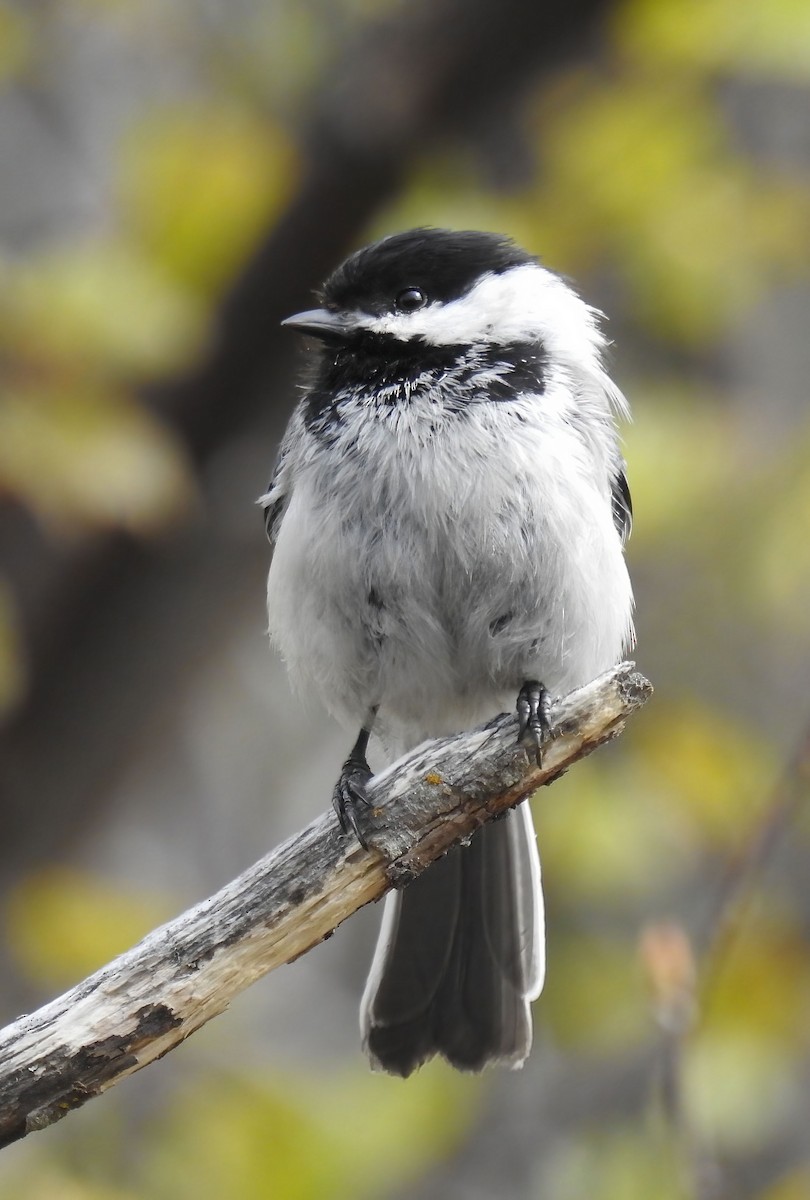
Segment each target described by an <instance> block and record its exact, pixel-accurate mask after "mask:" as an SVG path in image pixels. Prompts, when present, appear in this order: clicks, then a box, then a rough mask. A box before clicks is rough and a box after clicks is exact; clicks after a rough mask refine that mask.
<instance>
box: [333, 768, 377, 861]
mask: <svg viewBox="0 0 810 1200" xmlns="http://www.w3.org/2000/svg"><path fill="white" fill-rule="evenodd" d="M369 779H371V771H370V770H369V768H368V765H367V764H366V763H359V762H356V761H354V760H353V759H351V758H349V759H347V760H346V762H345V763H344V764H343V768H342V770H341V772H340V778H339V779H338V781H337V783H336V784H335V788H334V791H333V792H332V805H333V807H334V810H335V812H336V813H337V819H338V821H339V822H340V828H341V829H342V830H343V832H344V833H345V834H349V833H353V834H354V836H355V837H356V838H357V840H358V842H359V843H360V845H361V846H362V847H363V849H364V850H368V842H367V841H366V839H365V837H364V836H363V834H362V833H361V832H360V826H359V824H358V821H357V811H358V809H359V808H360V807H361V806H364V807H366V808H368V807H369V799H368V794H367V792H366V784H367V783H368V781H369Z"/></svg>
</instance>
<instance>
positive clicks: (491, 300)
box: [361, 263, 605, 365]
mask: <svg viewBox="0 0 810 1200" xmlns="http://www.w3.org/2000/svg"><path fill="white" fill-rule="evenodd" d="M598 316H599V314H598V313H597V312H596V310H595V309H592V308H590V307H589V306H588V305H587V304H585V302H584V301H583V300H581V299H580V298H579V296H578V295H577V294H576V292H574V291H572V289H571V288H570V287H568V285H567V284H565V283H563V281H562V279H560V278H559V277H558V276H557V275H554V274H553V273H552V272H551V271H547V270H545V268H544V267H540V266H537V265H536V264H535V263H527V264H525V265H523V266H519V267H512V268H511V270H509V271H504V272H502V273H501V274H500V275H485V276H484V278H483V279H481V280H480V281H479V282H478V283H477V284H476V285H475V287H474V288H472V289H471V290H470V291H469V292H468V293H467V294H466V296H462V297H461V299H459V300H453V301H451V302H450V303H449V304H438V303H434V304H428V305H427V307H426V308H423V309H420V310H419V311H418V312H415V313H394V314H392V315H386V316H383V317H364V318H363V319H362V321H361V324H362V325H363V326H364V327H365V328H366V329H369V330H371V331H373V332H374V333H386V334H389V335H391V336H393V337H395V338H398V339H400V340H401V341H410V340H411V339H412V338H417V337H418V338H424V339H425V341H427V342H428V343H430V344H431V345H435V346H449V345H456V344H458V345H471V344H475V343H476V342H478V343H480V342H490V343H493V344H495V345H507V344H509V343H513V342H520V341H542V343H543V344H544V346H545V347H546V349H547V350H548V351H549V353H550V354H551V355H552V357H556V358H559V359H560V360H562V361H566V360H568V361H574V362H579V363H582V364H583V365H584V364H586V363H592V362H594V360H595V359H597V360H598V357H599V354H600V352H601V350H602V349H603V347H604V344H605V339H604V337H603V336H602V334H601V332H600V330H599V327H598V325H597V317H598Z"/></svg>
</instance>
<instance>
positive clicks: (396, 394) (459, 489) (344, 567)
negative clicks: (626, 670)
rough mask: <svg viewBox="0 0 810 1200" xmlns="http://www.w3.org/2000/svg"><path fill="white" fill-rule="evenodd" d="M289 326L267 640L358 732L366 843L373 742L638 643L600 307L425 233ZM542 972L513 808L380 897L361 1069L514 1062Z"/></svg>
mask: <svg viewBox="0 0 810 1200" xmlns="http://www.w3.org/2000/svg"><path fill="white" fill-rule="evenodd" d="M317 303H318V307H315V308H312V309H309V310H307V311H304V312H300V313H297V314H295V315H293V316H291V317H288V318H287V319H286V321H284V322H283V324H284V325H286V326H287V327H290V328H291V329H293V330H296V331H298V332H299V333H301V334H304V335H306V337H307V346H308V356H307V358H306V360H305V366H304V375H303V379H302V383H301V387H302V394H301V397H300V400H299V402H298V404H297V406H296V407H295V409H294V411H293V413H292V416H291V418H290V421H289V425H288V427H287V430H286V433H285V435H284V437H283V440H282V442H281V445H280V449H279V452H278V456H277V460H276V464H275V468H274V470H273V473H272V478H271V482H270V484H269V487H268V489H267V491H266V493H265V494H264V495H263V496H262V497H261V498H260V504H261V505H262V507H263V509H264V516H265V523H266V529H267V534H268V537H269V539H270V541H271V543H272V546H273V553H272V559H271V564H270V570H269V576H268V586H267V606H268V623H269V632H270V636H271V639H272V641H273V643H274V644H275V646H276V647H277V648H278V650H279V651H280V654H281V656H282V658H283V660H284V662H285V663H286V667H287V670H288V672H289V676H290V679H291V681H292V684H293V686H294V687H295V688H297V689H299V690H300V691H301V692H302V693H303V694H304V695H305V696H307V697H308V696H311V695H315V696H317V697H319V698H320V700H321V701H322V702H323V704H324V705H325V706H326V708H327V709H328V710H329V711H330V712H331V713H332V714H333V715H334V716H336V717H337V718H338V719H339V720H340V721H341V722H343V724H344V725H346V727H347V728H350V729H352V730H353V731H354V730H357V729H359V733H358V735H357V739H356V742H355V743H354V745H353V747H352V749H351V751H350V753H349V755H348V757H347V759H346V761H345V762H344V763H343V766H342V768H341V771H340V774H339V778H338V780H337V783H336V784H335V788H334V793H333V797H332V799H333V804H334V807H335V810H336V813H337V816H338V818H339V821H340V825H341V829H342V831H343V834H344V835H345V836H347V837H357V838H358V839H359V840H360V841H361V843H363V844H365V843H364V838H363V833H362V816H363V811H364V809H365V808H366V806H367V802H368V795H367V785H368V781H369V779H370V778H371V770H370V767H369V763H368V746H369V740H370V738H371V737H372V735H373V736H374V737H375V738H376V739H378V740H379V743H380V745H381V746H382V747H383V749H384V751H385V752H386V754H387V756H388V758H389V759H390V760H391V761H393V760H394V759H395V758H396V757H398V756H399V755H401V754H403V753H405V752H406V751H407V750H408V749H411V748H413V747H415V746H416V745H418V744H421V743H422V742H423V741H425V740H426V739H429V738H432V737H437V736H443V735H446V734H449V733H454V732H459V731H461V730H464V729H466V728H469V727H471V726H473V725H475V724H477V723H479V722H482V721H484V720H486V719H490V718H492V717H493V715H494V714H495V713H497V712H502V711H506V710H508V709H510V708H515V707H516V708H517V714H518V728H519V732H518V740H519V742H520V743H521V744H522V745H523V746H525V747H526V750H527V753H530V754H536V755H538V756H540V757H541V756H542V752H543V747H544V745H545V744H546V743H547V739H548V738H549V737H550V736H551V735H552V733H553V731H552V730H550V728H549V705H550V701H551V699H552V698H553V697H556V696H561V695H564V694H566V693H568V692H570V691H572V690H573V689H575V688H577V687H579V686H582V685H584V684H585V683H587V682H589V681H590V680H591V679H593V678H595V677H596V676H597V675H599V674H601V673H602V672H603V671H606V670H608V669H609V668H610V667H611V666H613V665H615V663H617V662H618V661H620V660H621V658H622V657H623V655H624V654H625V653H626V651H627V649H628V647H630V646H631V645H632V644H633V638H634V635H633V595H632V588H631V583H630V579H629V575H628V569H627V565H626V561H625V554H624V544H625V541H626V538H627V536H628V534H629V531H630V526H631V523H632V503H631V498H630V491H629V487H628V483H627V476H626V465H625V461H624V458H623V454H622V449H621V442H620V437H619V429H618V422H619V421H620V420H624V419H628V418H629V410H628V406H627V403H626V401H625V399H624V397H623V396H622V393H621V392H620V391H619V389H618V388H617V387H616V385H615V384H614V383H613V382H612V380H611V378H610V376H609V375H608V373H607V371H606V367H605V362H604V357H605V351H606V348H607V340H606V338H605V335H604V333H603V332H602V329H601V314H600V313H598V312H597V311H596V310H595V309H594V308H592V307H590V306H589V305H588V304H586V303H585V301H583V300H582V299H581V298H580V296H579V295H578V294H577V292H576V291H575V290H574V288H573V287H572V286H571V285H570V284H569V283H568V282H567V281H565V280H564V279H563V278H562V277H561V276H560V275H558V274H556V273H555V272H553V271H552V270H550V269H548V268H547V267H545V266H544V265H542V263H541V262H540V260H539V258H538V257H537V256H535V255H533V254H531V253H529V252H528V251H526V250H524V249H522V248H521V247H520V246H519V245H517V244H516V242H515V241H513V240H512V239H511V238H509V237H507V236H505V235H503V234H498V233H493V232H488V231H475V230H452V229H441V228H433V227H421V228H417V229H409V230H406V231H403V232H398V233H393V234H391V235H389V236H387V237H384V238H382V239H381V240H379V241H376V242H374V243H373V244H370V245H368V246H365V247H364V248H362V249H359V250H357V251H356V252H354V253H353V254H351V255H350V256H349V257H348V258H347V259H346V260H345V261H344V262H343V263H342V264H341V265H340V266H338V267H337V268H336V269H335V270H334V271H333V272H332V274H331V275H330V276H329V277H328V279H327V280H326V282H325V283H324V284H323V286H322V288H321V289H320V291H319V293H318V294H317ZM544 975H545V931H544V915H543V897H542V890H541V878H540V861H539V856H538V851H537V842H536V837H535V833H534V828H533V824H532V817H531V813H530V809H529V805H528V802H524V803H522V804H521V805H519V806H518V808H516V809H515V810H513V811H511V812H509V813H508V814H507V815H506V816H505V817H504V818H502V819H499V820H496V821H494V822H491V823H489V824H487V825H484V826H483V827H482V828H480V829H479V830H477V831H476V833H475V834H474V835H473V837H472V839H471V840H470V841H469V844H468V845H461V846H458V847H454V848H453V849H451V850H450V851H449V852H448V853H447V854H446V855H445V856H444V857H443V858H441V859H440V860H439V861H437V862H436V863H434V864H432V865H431V866H430V867H429V868H428V869H427V870H426V871H425V872H424V873H423V874H421V875H420V876H419V877H418V878H416V879H415V880H413V882H411V883H410V884H409V885H408V886H407V887H405V888H403V889H402V890H399V891H394V892H392V893H390V894H389V895H388V896H387V897H386V902H385V910H384V914H383V921H382V928H381V932H380V937H379V941H378V944H377V949H376V951H375V954H374V957H373V961H372V965H371V969H370V972H369V976H368V981H367V984H366V988H365V991H364V994H363V999H362V1003H361V1010H360V1027H361V1036H362V1044H363V1047H364V1050H365V1052H366V1054H367V1055H368V1057H369V1059H370V1063H371V1066H372V1067H373V1068H374V1069H377V1070H383V1071H386V1072H388V1073H390V1074H393V1075H399V1076H403V1077H407V1076H408V1075H410V1074H411V1073H412V1072H413V1071H415V1070H416V1069H417V1068H418V1067H420V1066H422V1065H423V1064H424V1063H425V1062H426V1061H428V1060H429V1059H431V1058H432V1057H434V1056H440V1057H442V1058H444V1059H445V1060H447V1062H449V1063H450V1064H451V1065H452V1066H453V1067H454V1068H456V1069H458V1070H461V1071H481V1070H482V1069H483V1068H485V1067H488V1066H490V1065H497V1064H501V1065H505V1066H508V1067H513V1068H515V1067H520V1066H522V1065H523V1063H524V1062H525V1060H526V1058H527V1056H528V1054H529V1051H530V1048H531V1043H532V1018H531V1008H530V1005H531V1002H532V1001H533V1000H534V999H536V998H537V996H538V995H539V994H540V991H541V990H542V986H543V980H544Z"/></svg>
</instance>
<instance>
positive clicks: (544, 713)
mask: <svg viewBox="0 0 810 1200" xmlns="http://www.w3.org/2000/svg"><path fill="white" fill-rule="evenodd" d="M550 713H551V697H550V696H549V694H548V692H547V691H546V689H545V688H544V687H543V685H542V683H538V681H537V680H536V679H527V680H526V682H525V683H524V684H523V687H522V688H521V689H520V691H519V692H518V698H517V714H518V745H520V746H525V747H526V748H527V749H529V750H533V751H534V753H535V756H536V758H537V765H538V766H539V767H541V766H542V765H543V746H544V744H545V742H546V741H547V740H548V738H550V737H551V719H550Z"/></svg>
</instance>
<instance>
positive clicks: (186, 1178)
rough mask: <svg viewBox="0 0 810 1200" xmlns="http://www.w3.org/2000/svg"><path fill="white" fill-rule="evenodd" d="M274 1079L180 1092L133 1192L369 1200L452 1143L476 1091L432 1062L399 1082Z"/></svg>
mask: <svg viewBox="0 0 810 1200" xmlns="http://www.w3.org/2000/svg"><path fill="white" fill-rule="evenodd" d="M274 1080H275V1082H274V1083H272V1084H268V1083H267V1082H265V1081H262V1082H261V1083H258V1082H254V1081H250V1080H246V1079H244V1078H228V1077H220V1078H219V1079H216V1080H214V1081H211V1083H212V1086H209V1087H208V1088H207V1089H206V1091H205V1092H204V1093H202V1094H198V1093H197V1092H196V1090H195V1093H193V1094H188V1095H186V1096H185V1097H183V1098H182V1100H181V1102H180V1103H178V1104H177V1105H176V1107H175V1110H174V1112H175V1116H174V1118H173V1119H172V1120H171V1121H170V1122H169V1123H168V1125H165V1126H164V1127H163V1128H162V1129H161V1130H160V1131H159V1132H158V1133H157V1137H156V1140H155V1143H154V1145H153V1150H152V1155H151V1156H150V1161H149V1162H148V1163H146V1164H144V1170H143V1173H142V1178H143V1180H144V1187H145V1194H147V1195H148V1196H150V1197H154V1198H155V1200H163V1198H165V1200H186V1198H188V1200H192V1198H193V1200H207V1198H208V1197H210V1200H219V1197H221V1196H223V1195H233V1196H238V1197H239V1200H265V1198H268V1200H269V1198H273V1197H278V1198H279V1200H282V1198H283V1200H321V1198H326V1197H328V1198H329V1200H353V1198H356V1200H363V1198H364V1197H368V1200H374V1198H375V1197H377V1196H379V1195H380V1194H381V1193H382V1191H383V1189H384V1188H385V1186H386V1183H387V1182H389V1181H391V1180H396V1181H397V1183H398V1184H399V1186H401V1187H407V1185H408V1183H409V1182H411V1181H413V1180H416V1179H417V1178H418V1177H419V1175H420V1174H421V1173H422V1172H423V1171H424V1170H425V1169H426V1168H427V1166H428V1165H429V1164H430V1163H431V1162H432V1161H434V1160H435V1159H436V1158H439V1157H441V1156H442V1155H443V1154H444V1153H446V1152H447V1151H448V1150H449V1149H450V1148H451V1147H452V1145H453V1144H454V1143H455V1142H457V1141H458V1139H459V1137H460V1135H461V1134H462V1133H463V1131H464V1129H465V1128H466V1126H467V1124H468V1122H469V1119H470V1116H471V1115H472V1111H473V1106H474V1094H475V1092H476V1091H477V1089H473V1090H472V1091H471V1090H470V1088H469V1087H465V1086H464V1081H463V1080H462V1079H460V1078H459V1077H458V1076H456V1075H454V1074H453V1073H452V1072H450V1071H449V1070H446V1069H445V1070H442V1069H441V1068H438V1069H436V1068H433V1069H430V1070H427V1071H425V1072H423V1073H422V1074H421V1075H420V1076H418V1077H417V1078H416V1079H415V1080H414V1081H412V1083H411V1084H408V1085H402V1084H401V1083H398V1082H397V1081H392V1080H390V1079H385V1078H382V1077H379V1076H370V1075H368V1074H365V1073H364V1074H360V1073H354V1072H352V1073H344V1074H343V1075H337V1076H334V1077H330V1076H318V1078H317V1079H312V1080H309V1081H308V1080H307V1079H306V1078H301V1077H296V1078H290V1079H287V1080H284V1079H283V1078H282V1077H280V1076H279V1075H278V1074H275V1076H274ZM358 1131H362V1132H361V1133H359V1132H358ZM358 1136H360V1137H361V1139H362V1152H358V1141H357V1138H358Z"/></svg>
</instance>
